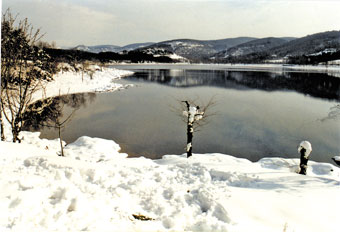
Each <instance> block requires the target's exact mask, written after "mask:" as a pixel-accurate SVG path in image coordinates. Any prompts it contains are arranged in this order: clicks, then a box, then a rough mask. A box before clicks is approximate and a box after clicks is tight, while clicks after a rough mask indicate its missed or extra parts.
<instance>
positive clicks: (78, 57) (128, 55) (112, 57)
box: [44, 48, 174, 63]
mask: <svg viewBox="0 0 340 232" xmlns="http://www.w3.org/2000/svg"><path fill="white" fill-rule="evenodd" d="M44 51H45V52H46V53H47V54H48V55H49V56H50V57H52V58H53V59H54V60H55V61H57V62H67V63H73V62H81V61H87V60H89V61H99V62H102V63H106V62H114V61H116V62H130V63H144V62H158V63H173V62H174V61H173V60H172V59H171V58H169V57H168V56H153V55H151V54H147V53H145V52H143V51H138V50H135V51H125V52H122V53H115V52H100V53H91V52H86V51H79V50H67V49H55V48H44Z"/></svg>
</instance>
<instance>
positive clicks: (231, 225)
mask: <svg viewBox="0 0 340 232" xmlns="http://www.w3.org/2000/svg"><path fill="white" fill-rule="evenodd" d="M124 74H128V73H125V72H124V73H123V72H121V71H118V70H114V69H106V70H104V71H103V72H97V73H95V75H94V77H93V79H92V80H91V78H90V77H89V76H88V75H85V76H84V79H83V81H82V78H81V74H70V73H65V74H60V75H59V76H57V77H56V81H54V82H51V83H49V84H48V87H47V89H46V94H44V95H41V97H45V96H56V95H59V93H60V94H67V93H75V92H87V91H105V90H113V89H117V88H120V87H121V86H119V85H117V84H115V83H113V82H112V80H114V79H115V78H118V77H120V76H122V75H124ZM60 88H61V89H62V91H64V92H61V91H59V89H60ZM39 97H40V96H39V95H37V98H39ZM21 136H23V137H24V139H23V141H22V143H21V144H13V143H11V142H0V162H1V165H2V168H1V169H0V175H1V178H0V188H1V192H0V209H1V210H0V230H1V231H81V230H84V231H245V232H246V231H251V232H256V231H261V232H264V231H268V232H269V231H270V232H271V231H286V232H288V231H295V232H298V231H301V232H303V231H308V232H311V231H315V232H317V231H318V232H319V231H337V229H338V228H337V227H338V226H337V222H338V221H339V212H340V198H339V194H340V185H339V181H340V169H339V168H338V167H335V166H334V165H332V164H326V163H316V162H313V161H310V162H309V167H308V170H307V175H306V176H303V175H298V174H297V173H296V171H297V170H298V163H299V160H298V159H282V158H264V159H262V160H260V161H258V162H256V163H253V162H250V161H248V160H245V159H239V158H234V157H232V156H229V155H224V154H194V155H193V157H191V158H190V159H187V158H185V156H184V155H182V156H178V155H167V156H164V157H163V158H162V159H160V160H150V159H146V158H143V157H141V158H126V157H127V155H126V154H122V153H119V150H120V148H119V145H118V144H116V143H115V142H114V141H110V140H104V139H100V138H90V137H86V136H84V137H81V138H79V139H78V140H77V141H76V142H74V143H72V144H69V145H68V146H66V147H65V155H66V156H65V157H59V156H57V155H56V154H57V152H58V151H59V142H58V140H46V139H40V138H39V133H37V132H36V133H32V132H22V133H21ZM297 157H298V154H297ZM133 215H144V216H146V217H148V218H150V219H153V220H148V221H141V220H138V219H136V218H134V216H133Z"/></svg>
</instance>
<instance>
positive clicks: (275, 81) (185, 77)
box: [128, 69, 340, 101]
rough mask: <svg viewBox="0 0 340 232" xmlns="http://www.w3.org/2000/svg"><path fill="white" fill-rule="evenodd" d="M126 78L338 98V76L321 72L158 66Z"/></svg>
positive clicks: (191, 85)
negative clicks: (172, 68) (283, 91)
mask: <svg viewBox="0 0 340 232" xmlns="http://www.w3.org/2000/svg"><path fill="white" fill-rule="evenodd" d="M128 79H130V80H145V81H151V82H157V83H161V84H164V85H168V86H173V87H194V86H216V87H223V88H232V89H246V88H251V89H260V90H265V91H274V90H294V91H296V92H299V93H303V94H308V95H311V96H313V97H319V98H326V99H331V100H337V101H339V100H340V78H337V77H333V76H330V75H328V74H325V73H302V72H286V73H275V72H254V71H246V72H245V71H224V70H171V69H170V70H169V69H162V70H136V72H135V74H134V75H133V76H131V77H129V78H128Z"/></svg>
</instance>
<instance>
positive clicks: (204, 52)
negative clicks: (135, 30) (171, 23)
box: [139, 37, 256, 61]
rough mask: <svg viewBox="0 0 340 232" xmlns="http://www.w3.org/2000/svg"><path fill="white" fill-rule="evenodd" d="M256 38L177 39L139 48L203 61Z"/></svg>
mask: <svg viewBox="0 0 340 232" xmlns="http://www.w3.org/2000/svg"><path fill="white" fill-rule="evenodd" d="M254 39H256V38H252V37H238V38H231V39H221V40H193V39H177V40H169V41H163V42H159V43H155V44H152V45H150V46H147V47H144V48H141V49H139V50H140V51H143V50H144V51H148V52H149V53H150V52H152V51H153V52H155V53H159V52H160V51H163V52H169V53H172V54H176V55H179V56H181V57H184V58H187V59H189V60H192V61H201V60H202V59H204V58H207V57H209V56H211V55H213V54H216V53H218V52H220V51H222V50H224V49H228V48H230V47H234V46H237V45H239V44H241V43H245V42H248V41H251V40H254Z"/></svg>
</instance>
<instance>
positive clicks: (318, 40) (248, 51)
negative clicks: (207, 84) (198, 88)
mask: <svg viewBox="0 0 340 232" xmlns="http://www.w3.org/2000/svg"><path fill="white" fill-rule="evenodd" d="M339 51H340V31H327V32H322V33H316V34H312V35H307V36H304V37H302V38H296V39H293V38H291V37H283V38H272V37H270V38H264V39H257V40H253V41H250V42H247V43H243V44H240V45H237V46H235V47H232V48H229V49H227V50H225V51H221V52H219V53H217V54H215V55H214V56H212V57H211V61H212V62H221V63H263V62H288V63H295V64H318V63H320V62H327V61H329V60H334V59H340V57H339V55H338V54H339Z"/></svg>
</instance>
